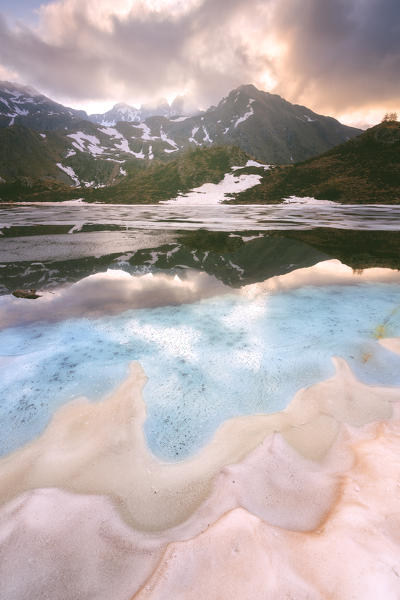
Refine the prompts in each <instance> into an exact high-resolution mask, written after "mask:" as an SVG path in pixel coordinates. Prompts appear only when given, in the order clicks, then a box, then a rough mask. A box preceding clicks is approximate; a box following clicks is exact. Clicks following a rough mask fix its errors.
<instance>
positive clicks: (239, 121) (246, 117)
mask: <svg viewBox="0 0 400 600" xmlns="http://www.w3.org/2000/svg"><path fill="white" fill-rule="evenodd" d="M247 108H250V110H249V111H248V112H246V113H245V114H244V115H243V116H242V117H239V118H238V120H237V121H236V123H235V129H236V127H237V126H238V125H240V123H243V122H244V121H247V119H249V118H250V117H252V116H253V115H254V109H253V107H252V106H251V104H250V105H249V106H248V107H247Z"/></svg>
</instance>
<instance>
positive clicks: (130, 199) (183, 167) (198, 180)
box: [0, 130, 250, 204]
mask: <svg viewBox="0 0 400 600" xmlns="http://www.w3.org/2000/svg"><path fill="white" fill-rule="evenodd" d="M27 131H28V132H29V130H27ZM29 134H30V135H31V134H32V135H33V136H34V137H36V135H37V134H36V133H33V132H29ZM34 142H35V144H36V142H38V140H36V139H34ZM39 143H40V142H39ZM34 149H35V148H34ZM33 155H34V156H35V153H34V152H33ZM41 156H43V152H41ZM79 158H80V157H79ZM249 158H250V157H249V156H248V155H247V154H246V153H245V152H243V151H242V150H240V149H239V148H237V147H234V146H223V147H217V146H213V147H209V148H196V149H195V150H191V151H188V152H186V153H184V154H181V155H180V156H178V157H177V158H176V159H174V160H171V161H170V162H169V163H167V164H164V163H161V162H158V161H153V162H152V163H150V166H148V167H147V168H146V166H145V165H141V164H138V163H139V161H132V162H131V163H129V162H126V163H125V164H124V168H125V169H126V170H127V172H128V175H127V176H126V177H125V178H124V179H123V180H121V181H120V182H119V183H117V184H115V185H111V186H109V187H106V188H98V189H94V188H83V189H82V188H75V187H70V186H68V185H64V184H63V183H62V182H60V181H58V182H57V181H54V179H51V178H46V177H44V176H42V178H41V179H39V178H37V179H35V178H33V176H29V177H27V176H25V177H19V178H18V179H17V180H15V181H14V182H13V183H11V184H0V200H3V201H7V202H9V201H11V202H12V201H37V202H40V201H54V202H56V201H62V200H66V199H69V198H84V199H85V200H86V201H88V202H107V203H117V204H151V203H157V202H159V201H160V200H167V199H169V198H173V197H174V196H176V195H177V194H178V193H179V192H187V191H189V190H190V189H192V188H194V187H197V186H200V185H202V184H203V183H208V182H211V183H217V182H218V181H220V180H221V179H222V178H223V176H224V174H225V173H227V172H229V171H230V168H231V167H232V166H234V165H243V164H245V162H246V161H247V160H248V159H249ZM102 162H105V161H102ZM47 164H48V165H49V169H50V165H51V161H50V159H49V161H47V160H46V161H45V163H44V164H42V165H39V164H38V165H36V166H37V169H38V170H39V169H41V170H40V173H43V170H44V169H46V168H47V166H46V165H47ZM0 165H1V163H0ZM108 165H111V166H113V165H114V163H108ZM34 168H35V165H33V166H32V173H33V172H34ZM91 175H93V174H91V173H88V179H89V178H90V176H91ZM0 176H1V171H0Z"/></svg>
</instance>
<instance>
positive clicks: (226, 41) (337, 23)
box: [0, 0, 400, 124]
mask: <svg viewBox="0 0 400 600" xmlns="http://www.w3.org/2000/svg"><path fill="white" fill-rule="evenodd" d="M0 79H9V80H14V81H19V82H23V83H28V84H30V85H33V86H34V87H36V88H37V89H39V90H40V91H42V92H44V93H46V94H47V95H49V96H50V97H52V98H54V99H55V100H58V101H60V102H63V103H68V104H70V105H72V106H74V107H77V108H86V109H88V110H89V111H90V112H94V111H96V112H97V111H104V110H107V109H108V108H110V107H111V105H112V104H113V103H115V102H117V101H123V102H128V103H133V104H136V105H137V104H140V103H141V102H148V101H153V100H155V99H156V98H160V97H166V98H167V99H168V100H171V99H173V97H174V96H175V95H177V94H182V93H184V94H186V95H187V96H189V97H191V98H193V99H194V101H195V102H196V104H197V105H199V106H200V107H203V108H205V107H207V106H209V105H210V104H212V103H215V102H217V101H218V100H219V99H220V98H221V97H222V96H224V95H226V93H227V92H228V91H230V90H231V89H233V88H234V87H236V86H238V85H240V84H242V83H254V84H255V85H256V86H257V87H259V88H261V89H264V90H266V91H271V92H274V93H279V94H280V95H282V96H283V97H285V98H286V99H287V100H289V101H291V102H296V103H300V104H304V105H306V106H308V107H310V108H312V109H313V110H315V111H316V112H320V113H323V114H329V115H332V116H336V117H338V118H340V119H342V120H343V121H345V122H348V123H354V124H367V123H368V124H369V123H374V122H377V121H379V120H380V119H381V117H382V115H383V113H385V112H386V111H393V110H398V111H399V112H400V0H57V1H52V2H48V1H47V2H46V1H43V2H40V0H0Z"/></svg>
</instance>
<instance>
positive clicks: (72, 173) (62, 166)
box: [57, 163, 81, 187]
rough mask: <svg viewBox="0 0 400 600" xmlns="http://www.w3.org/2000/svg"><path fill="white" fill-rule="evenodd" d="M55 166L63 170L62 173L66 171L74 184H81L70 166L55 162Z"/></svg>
mask: <svg viewBox="0 0 400 600" xmlns="http://www.w3.org/2000/svg"><path fill="white" fill-rule="evenodd" d="M57 167H58V168H59V169H61V171H64V173H66V175H68V177H71V179H72V181H73V182H74V183H75V185H76V186H77V187H79V186H80V185H81V183H80V181H79V179H78V177H77V175H76V173H75V171H74V170H73V168H72V167H65V166H64V165H62V164H61V163H57Z"/></svg>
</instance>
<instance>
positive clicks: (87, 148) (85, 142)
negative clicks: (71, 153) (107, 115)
mask: <svg viewBox="0 0 400 600" xmlns="http://www.w3.org/2000/svg"><path fill="white" fill-rule="evenodd" d="M67 137H69V138H71V139H73V140H74V142H72V145H73V146H74V148H77V149H78V150H80V151H81V152H89V153H90V154H91V155H92V156H98V155H99V154H103V152H104V148H103V147H102V146H100V140H99V138H97V137H96V136H95V135H89V134H88V133H84V132H83V131H77V132H76V133H69V134H68V136H67Z"/></svg>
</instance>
